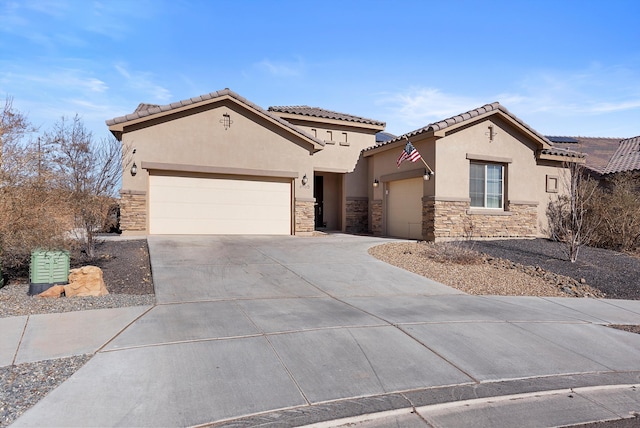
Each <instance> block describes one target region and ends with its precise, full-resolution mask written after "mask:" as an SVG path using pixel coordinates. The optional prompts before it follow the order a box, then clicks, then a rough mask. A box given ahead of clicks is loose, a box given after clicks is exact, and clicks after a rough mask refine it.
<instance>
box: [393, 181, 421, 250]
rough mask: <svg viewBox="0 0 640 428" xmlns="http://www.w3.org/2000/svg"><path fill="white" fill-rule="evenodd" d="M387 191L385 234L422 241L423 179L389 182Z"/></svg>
mask: <svg viewBox="0 0 640 428" xmlns="http://www.w3.org/2000/svg"><path fill="white" fill-rule="evenodd" d="M387 190H388V193H387V234H388V235H390V236H395V237H398V238H408V239H422V195H423V179H422V178H410V179H407V180H397V181H390V182H389V183H387Z"/></svg>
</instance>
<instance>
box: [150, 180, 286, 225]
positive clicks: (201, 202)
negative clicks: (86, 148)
mask: <svg viewBox="0 0 640 428" xmlns="http://www.w3.org/2000/svg"><path fill="white" fill-rule="evenodd" d="M149 229H150V233H151V234H167V235H176V234H180V235H190V234H210V235H218V234H220V235H238V234H242V235H245V234H247V235H249V234H264V235H290V234H291V179H287V178H284V179H280V178H263V177H246V178H240V177H221V178H219V177H208V176H174V175H153V174H152V175H150V176H149Z"/></svg>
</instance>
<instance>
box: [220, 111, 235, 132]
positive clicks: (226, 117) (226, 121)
mask: <svg viewBox="0 0 640 428" xmlns="http://www.w3.org/2000/svg"><path fill="white" fill-rule="evenodd" d="M220 123H221V124H222V126H224V130H225V131H226V130H227V129H229V128H231V124H232V123H233V120H231V116H229V113H225V114H223V115H222V119H220Z"/></svg>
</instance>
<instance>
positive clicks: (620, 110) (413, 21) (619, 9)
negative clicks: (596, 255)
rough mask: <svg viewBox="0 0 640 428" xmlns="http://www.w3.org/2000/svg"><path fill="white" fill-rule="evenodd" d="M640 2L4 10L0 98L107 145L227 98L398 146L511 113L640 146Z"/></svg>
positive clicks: (327, 1) (215, 0) (497, 0)
mask: <svg viewBox="0 0 640 428" xmlns="http://www.w3.org/2000/svg"><path fill="white" fill-rule="evenodd" d="M639 16H640V2H639V1H637V0H602V1H590V0H580V1H577V0H576V1H574V0H553V1H546V0H535V1H517V0H511V1H502V0H493V1H490V2H488V1H459V0H458V1H456V0H449V1H428V0H422V1H420V0H418V1H405V0H395V1H375V0H368V1H357V0H351V1H350V0H342V1H333V0H322V1H312V0H292V1H289V0H280V1H279V0H269V1H267V0H263V1H249V0H246V1H243V0H224V1H222V0H210V1H205V0H202V1H186V0H183V1H181V0H170V1H162V0H148V1H147V0H126V1H118V0H102V1H91V0H78V1H76V0H51V1H44V0H41V1H37V0H34V1H29V0H15V1H14V0H0V97H1V98H2V99H4V97H6V96H11V97H13V99H14V107H16V108H17V109H19V110H20V111H22V112H23V113H26V114H28V117H29V119H30V120H31V121H32V122H33V123H34V124H35V125H37V126H39V127H40V129H41V130H46V129H48V128H50V127H51V125H53V123H54V122H55V121H56V120H58V119H59V118H60V117H61V116H62V115H66V116H73V115H74V114H76V113H77V114H79V115H80V116H81V117H82V118H83V120H84V122H85V125H86V126H87V128H89V129H90V130H91V131H93V133H94V135H95V136H96V137H104V136H106V135H107V134H108V130H107V127H106V125H105V124H104V121H105V120H106V119H111V118H113V117H117V116H122V115H125V114H128V113H130V112H132V111H133V110H134V109H135V108H136V106H137V105H138V103H140V102H147V103H154V104H166V103H170V102H173V101H178V100H181V99H185V98H190V97H193V96H197V95H200V94H204V93H208V92H212V91H216V90H219V89H223V88H226V87H228V88H230V89H232V90H233V91H235V92H237V93H239V94H240V95H242V96H244V97H245V98H247V99H249V100H251V101H252V102H254V103H256V104H258V105H260V106H261V107H263V108H267V107H268V106H271V105H302V104H306V105H311V106H318V107H323V108H327V109H330V110H335V111H339V112H344V113H350V114H355V115H358V116H364V117H369V118H373V119H377V120H382V121H385V122H386V123H387V131H389V132H391V133H394V134H402V133H405V132H409V131H412V130H414V129H417V128H420V127H422V126H424V125H427V124H428V123H431V122H433V121H436V120H440V119H444V118H446V117H449V116H452V115H455V114H458V113H462V112H464V111H467V110H470V109H473V108H476V107H479V106H481V105H483V104H486V103H490V102H493V101H500V102H501V103H502V104H503V105H504V106H506V107H507V108H508V109H509V110H510V111H511V112H512V113H514V114H515V115H517V116H518V117H519V118H520V119H522V120H523V121H525V122H526V123H528V124H529V125H531V126H533V127H534V128H535V129H536V130H538V131H539V132H541V133H543V134H546V135H582V136H609V137H632V136H635V135H640V120H639V119H640V25H638V17H639Z"/></svg>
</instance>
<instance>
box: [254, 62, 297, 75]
mask: <svg viewBox="0 0 640 428" xmlns="http://www.w3.org/2000/svg"><path fill="white" fill-rule="evenodd" d="M256 67H257V68H258V69H260V70H262V71H265V72H267V73H269V74H271V75H272V76H275V77H297V76H301V75H302V74H303V72H304V64H303V62H302V60H301V59H298V60H297V61H296V62H285V61H281V62H278V61H270V60H267V59H265V60H263V61H260V62H259V63H257V64H256Z"/></svg>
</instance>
